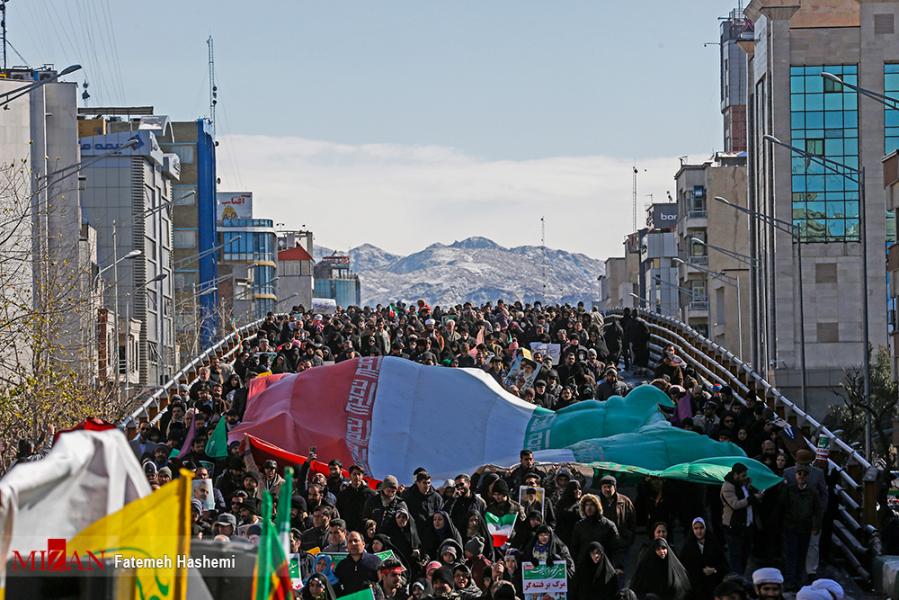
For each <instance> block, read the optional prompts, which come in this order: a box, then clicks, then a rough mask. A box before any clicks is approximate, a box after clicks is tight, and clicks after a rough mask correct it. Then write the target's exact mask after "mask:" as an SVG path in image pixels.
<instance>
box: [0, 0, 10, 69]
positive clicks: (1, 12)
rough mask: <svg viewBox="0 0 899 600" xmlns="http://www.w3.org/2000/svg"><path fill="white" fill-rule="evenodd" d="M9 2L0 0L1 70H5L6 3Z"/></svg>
mask: <svg viewBox="0 0 899 600" xmlns="http://www.w3.org/2000/svg"><path fill="white" fill-rule="evenodd" d="M7 2H9V0H0V29H2V34H3V70H4V71H5V70H6V46H7V43H6V3H7Z"/></svg>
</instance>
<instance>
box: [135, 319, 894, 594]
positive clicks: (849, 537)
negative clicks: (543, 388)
mask: <svg viewBox="0 0 899 600" xmlns="http://www.w3.org/2000/svg"><path fill="white" fill-rule="evenodd" d="M612 312H613V313H614V312H615V311H612ZM640 317H641V318H643V319H644V320H645V321H646V322H647V324H648V325H649V329H650V332H651V340H650V355H651V359H652V360H653V361H655V362H657V361H658V360H659V359H660V358H661V355H662V351H663V348H664V347H665V346H666V345H668V344H672V345H673V346H674V347H675V348H676V349H677V353H678V355H679V356H681V357H682V358H683V359H684V360H685V361H686V362H687V363H688V364H689V365H690V366H691V367H692V368H693V369H694V370H695V371H696V372H697V373H698V374H699V375H700V376H701V377H703V379H705V382H706V383H708V384H715V383H718V384H721V385H729V386H730V387H731V388H732V389H733V391H734V394H735V395H736V396H737V398H738V399H739V400H740V401H741V402H743V403H744V404H745V403H746V399H747V398H751V397H753V396H755V397H758V398H760V399H762V400H763V401H764V402H765V403H766V404H767V405H768V406H769V407H770V408H772V409H773V410H774V411H776V413H777V414H778V415H779V416H780V417H782V418H783V419H784V420H786V421H787V422H788V423H789V424H790V426H791V427H792V430H793V431H794V432H795V433H796V435H797V436H800V437H799V443H800V444H805V445H807V446H808V448H809V449H810V450H812V451H814V450H815V444H814V440H817V438H818V437H819V436H820V435H824V436H827V437H829V438H830V439H831V443H830V456H829V459H828V460H829V463H830V466H831V469H832V470H834V471H835V472H836V474H837V477H838V483H837V485H836V497H837V502H838V506H837V507H836V511H835V516H834V520H833V527H832V533H831V543H832V547H833V549H834V551H833V553H832V555H831V557H830V559H831V561H832V562H835V563H836V564H837V565H838V566H842V567H843V568H844V569H845V571H846V572H847V573H848V574H850V575H851V576H852V577H853V578H855V579H856V580H858V581H860V582H866V583H869V584H870V582H871V581H872V578H873V575H874V572H873V571H874V569H875V567H874V565H875V564H878V563H879V562H880V561H876V560H875V557H877V556H879V554H880V546H881V544H880V537H879V533H878V531H877V528H876V524H877V505H878V501H879V500H880V501H885V500H884V498H885V494H883V497H880V498H879V494H880V488H881V486H880V482H881V477H880V476H879V471H878V469H877V468H875V467H873V466H872V465H871V464H870V463H869V462H868V461H867V460H866V459H865V457H864V456H862V455H861V454H860V453H859V452H858V451H857V450H855V449H854V448H852V447H851V446H850V445H849V444H847V443H846V442H845V441H844V440H842V439H840V438H839V437H838V436H837V435H835V434H834V433H833V432H831V431H830V430H828V429H827V428H826V427H824V425H823V424H822V423H820V422H819V421H817V420H816V419H815V418H814V417H812V416H811V415H809V414H807V413H805V412H804V411H803V410H802V409H801V408H800V407H799V406H797V405H796V404H795V403H793V402H792V401H791V400H790V399H788V398H786V397H785V396H784V395H783V394H782V393H781V392H780V391H779V390H778V389H777V388H776V387H774V386H773V385H771V384H770V383H769V382H768V381H766V380H765V379H764V377H762V376H761V375H760V374H759V373H758V372H756V371H755V370H754V369H753V368H752V367H751V366H749V365H748V364H746V363H744V362H743V361H742V360H741V359H740V357H738V356H737V355H735V354H734V353H733V352H731V351H729V350H728V349H727V348H724V347H723V346H721V345H719V344H716V343H714V342H712V341H711V340H709V339H707V338H705V337H703V336H702V335H701V334H700V333H699V332H697V331H696V330H695V329H693V328H691V327H689V326H688V325H686V324H684V323H682V322H681V321H678V320H676V319H673V318H671V317H666V316H663V315H659V314H653V313H649V312H642V311H641V313H640ZM262 322H263V320H262V319H260V320H258V321H255V322H252V323H249V324H247V325H244V326H243V327H241V328H240V329H238V330H236V331H233V332H231V333H230V334H228V335H227V336H226V337H224V338H223V339H221V340H219V341H218V342H217V343H216V344H215V345H213V346H212V347H210V348H209V349H207V350H206V351H205V352H203V353H202V354H200V355H199V356H197V357H195V358H194V359H193V360H192V361H191V362H190V363H189V364H188V365H186V366H185V367H184V368H183V369H181V370H180V371H179V372H178V373H177V374H176V375H175V376H174V377H173V378H172V379H171V380H170V381H168V382H167V383H166V384H165V385H163V386H161V387H160V388H159V389H158V390H157V391H156V392H154V393H153V394H152V395H151V396H149V397H148V398H147V399H146V400H145V401H143V403H142V404H141V406H140V407H138V408H137V409H136V410H135V411H134V412H133V413H131V414H130V415H128V416H126V417H125V418H123V419H122V421H121V423H120V424H119V426H120V427H121V428H123V429H124V430H125V431H126V433H127V435H128V437H129V438H130V437H132V436H133V435H134V434H135V432H136V429H137V424H138V423H139V422H141V421H148V422H149V423H150V424H151V425H152V424H155V423H156V422H157V421H158V420H159V419H160V418H161V417H162V415H163V413H164V412H165V411H166V410H167V407H168V405H169V402H170V401H171V398H172V397H173V396H175V395H176V394H177V393H178V385H179V384H182V383H185V384H188V385H189V384H191V383H193V382H194V381H195V380H196V378H197V376H198V375H197V374H198V371H199V369H200V367H203V366H206V365H208V364H209V361H210V359H211V358H212V357H218V358H219V359H223V360H233V358H234V357H235V354H236V352H237V351H238V348H239V346H240V341H241V340H243V339H245V338H247V337H249V336H252V335H254V334H255V333H256V332H257V330H258V329H259V327H260V326H261V325H262Z"/></svg>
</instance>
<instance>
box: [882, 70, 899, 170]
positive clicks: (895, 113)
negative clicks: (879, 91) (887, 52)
mask: <svg viewBox="0 0 899 600" xmlns="http://www.w3.org/2000/svg"><path fill="white" fill-rule="evenodd" d="M883 93H884V95H885V96H886V97H887V98H892V99H893V100H896V101H899V63H893V64H890V63H887V64H885V65H883ZM897 149H899V109H895V108H887V107H886V106H884V108H883V153H884V154H889V153H890V152H892V151H894V150H897Z"/></svg>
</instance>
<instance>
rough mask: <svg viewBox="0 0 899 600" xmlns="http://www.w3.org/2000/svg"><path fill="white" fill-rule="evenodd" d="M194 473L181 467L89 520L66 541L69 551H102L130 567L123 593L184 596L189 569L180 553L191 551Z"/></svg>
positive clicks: (138, 598) (119, 565) (163, 597)
mask: <svg viewBox="0 0 899 600" xmlns="http://www.w3.org/2000/svg"><path fill="white" fill-rule="evenodd" d="M192 478H193V474H192V473H191V472H190V471H185V470H183V469H182V470H181V476H180V477H179V478H178V479H175V480H174V481H171V482H169V483H167V484H165V485H164V486H162V487H161V488H159V489H158V490H156V491H155V492H153V493H152V494H150V495H149V496H146V497H144V498H141V499H140V500H135V501H134V502H131V503H129V504H126V505H125V506H124V507H123V508H122V509H121V510H119V511H117V512H114V513H112V514H110V515H106V516H105V517H103V518H102V519H100V520H99V521H96V522H94V523H92V524H90V525H88V526H87V527H86V528H85V529H83V530H82V531H81V532H79V533H78V534H77V535H76V536H75V537H74V538H72V539H71V540H69V542H68V543H67V544H66V546H67V552H68V553H69V554H70V555H71V553H72V552H78V553H79V554H80V555H85V554H86V553H87V552H91V553H92V554H93V555H94V556H105V558H106V559H107V560H113V561H114V564H115V567H116V568H117V569H126V570H130V571H132V572H133V574H134V575H133V581H134V585H133V587H132V586H130V585H129V586H128V587H129V588H131V589H130V590H127V591H128V592H130V593H129V594H127V595H126V596H125V597H131V598H134V599H136V600H141V599H148V598H159V599H160V600H168V599H171V600H185V598H186V597H187V568H186V566H184V565H183V563H182V564H181V565H179V561H178V558H179V557H188V556H190V536H191V529H190V500H191V487H192V486H191V479H192ZM129 579H130V578H129ZM117 587H118V586H117Z"/></svg>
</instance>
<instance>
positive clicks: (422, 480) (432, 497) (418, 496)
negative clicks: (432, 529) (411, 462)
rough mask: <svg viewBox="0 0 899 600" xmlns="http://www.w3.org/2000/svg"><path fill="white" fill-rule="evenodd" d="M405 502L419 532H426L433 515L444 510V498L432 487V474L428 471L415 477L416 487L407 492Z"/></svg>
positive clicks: (411, 487) (421, 472) (420, 472)
mask: <svg viewBox="0 0 899 600" xmlns="http://www.w3.org/2000/svg"><path fill="white" fill-rule="evenodd" d="M403 500H405V502H406V506H407V507H408V509H409V514H410V515H412V519H413V520H414V521H415V526H416V527H418V530H419V531H425V530H426V528H427V526H428V522H429V521H430V520H431V515H433V514H434V513H435V512H437V511H438V510H440V509H441V508H443V497H442V496H441V495H440V494H438V493H437V492H436V491H435V490H434V488H433V487H431V474H430V473H428V472H427V471H419V472H418V474H416V475H415V485H413V486H410V487H409V488H408V489H407V490H406V492H405V494H404V495H403Z"/></svg>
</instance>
